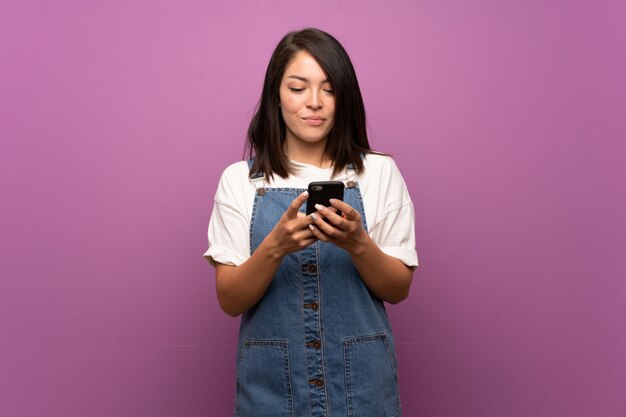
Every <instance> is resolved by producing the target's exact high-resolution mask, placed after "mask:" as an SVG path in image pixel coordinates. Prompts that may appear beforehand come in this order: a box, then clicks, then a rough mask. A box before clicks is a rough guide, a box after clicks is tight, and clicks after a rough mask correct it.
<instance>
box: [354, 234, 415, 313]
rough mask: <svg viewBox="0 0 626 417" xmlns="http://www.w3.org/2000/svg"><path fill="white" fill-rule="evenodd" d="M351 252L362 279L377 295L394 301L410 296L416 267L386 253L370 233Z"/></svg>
mask: <svg viewBox="0 0 626 417" xmlns="http://www.w3.org/2000/svg"><path fill="white" fill-rule="evenodd" d="M349 253H350V255H351V257H352V262H353V263H354V265H355V267H356V269H357V270H358V271H359V274H360V275H361V278H362V279H363V282H365V285H366V286H367V288H369V290H370V291H371V292H372V293H373V294H374V295H375V296H376V297H378V298H380V299H381V300H383V301H386V302H388V303H392V304H396V303H399V302H400V301H402V300H404V299H405V298H407V297H408V295H409V288H410V286H411V281H412V278H413V270H412V269H411V268H409V267H408V266H406V265H405V264H404V263H402V261H400V260H399V259H397V258H394V257H393V256H390V255H387V254H386V253H384V252H383V251H382V250H381V249H380V248H379V247H378V245H377V244H376V243H375V242H374V241H373V240H372V239H371V238H370V237H369V236H368V235H367V233H364V234H363V235H362V236H361V237H360V239H359V244H358V245H355V246H354V248H351V249H350V250H349Z"/></svg>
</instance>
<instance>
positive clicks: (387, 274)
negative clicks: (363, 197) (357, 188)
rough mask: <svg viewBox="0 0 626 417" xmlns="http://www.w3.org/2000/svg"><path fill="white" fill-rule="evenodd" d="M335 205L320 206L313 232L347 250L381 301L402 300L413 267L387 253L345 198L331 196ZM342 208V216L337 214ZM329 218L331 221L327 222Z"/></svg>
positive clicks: (406, 293) (317, 207)
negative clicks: (338, 198) (337, 198)
mask: <svg viewBox="0 0 626 417" xmlns="http://www.w3.org/2000/svg"><path fill="white" fill-rule="evenodd" d="M330 204H331V207H323V206H316V207H315V208H316V209H317V214H316V213H313V214H311V216H310V217H312V218H313V222H314V224H312V225H310V226H309V228H310V229H311V231H312V232H313V235H314V236H315V237H316V238H317V239H319V240H321V241H323V242H332V243H334V244H335V245H337V246H339V247H340V248H343V249H345V250H346V251H347V252H348V253H349V254H350V257H351V258H352V262H354V266H355V267H356V269H357V270H358V271H359V274H360V275H361V279H362V280H363V282H364V283H365V285H366V286H367V287H368V288H369V290H370V291H371V292H372V293H373V294H374V295H375V296H377V297H378V298H380V299H381V300H384V301H387V302H389V303H394V304H395V303H398V302H400V301H402V300H404V299H405V298H406V297H407V296H408V295H409V287H410V286H411V280H412V277H413V270H412V269H411V268H408V267H407V266H406V265H405V264H403V263H402V262H401V261H400V260H398V259H397V258H394V257H392V256H390V255H387V254H386V253H384V252H383V251H382V250H381V249H380V248H379V247H378V245H377V244H376V243H374V241H373V240H372V239H371V238H370V237H369V235H368V234H367V232H366V231H365V229H363V226H362V225H361V214H360V213H359V212H358V211H356V210H355V209H354V208H352V207H350V205H349V204H346V203H344V202H343V201H339V200H335V199H331V200H330ZM337 210H341V212H342V213H341V216H340V215H338V214H337V213H336V211H337ZM324 218H327V219H328V220H329V221H330V223H331V224H328V223H326V222H325V221H324Z"/></svg>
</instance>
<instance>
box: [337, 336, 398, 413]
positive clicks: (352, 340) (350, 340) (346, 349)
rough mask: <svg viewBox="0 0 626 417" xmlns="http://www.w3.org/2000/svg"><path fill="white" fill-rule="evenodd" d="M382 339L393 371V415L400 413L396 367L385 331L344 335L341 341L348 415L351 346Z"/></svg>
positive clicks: (350, 404) (350, 390) (351, 409)
mask: <svg viewBox="0 0 626 417" xmlns="http://www.w3.org/2000/svg"><path fill="white" fill-rule="evenodd" d="M379 340H380V341H382V342H383V347H384V349H385V352H386V353H387V359H388V360H389V366H390V368H391V371H392V373H393V377H394V381H395V389H394V390H395V411H394V415H395V417H399V416H401V415H402V408H401V405H400V389H399V387H398V369H397V364H396V362H395V361H394V359H393V356H392V355H393V353H392V350H391V346H390V345H389V339H388V336H387V334H385V333H376V334H372V335H364V336H347V337H344V338H343V340H342V342H343V357H344V363H345V380H346V382H345V386H346V401H347V407H348V416H349V417H350V416H353V415H354V414H353V406H352V385H351V382H350V374H351V372H350V352H351V348H352V346H355V345H360V344H364V343H370V342H374V341H379Z"/></svg>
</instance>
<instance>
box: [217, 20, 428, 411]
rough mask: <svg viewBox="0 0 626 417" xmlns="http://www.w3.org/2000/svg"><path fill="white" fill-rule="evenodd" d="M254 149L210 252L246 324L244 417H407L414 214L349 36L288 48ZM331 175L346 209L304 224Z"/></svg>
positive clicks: (295, 38) (304, 38) (293, 42)
mask: <svg viewBox="0 0 626 417" xmlns="http://www.w3.org/2000/svg"><path fill="white" fill-rule="evenodd" d="M248 139H249V144H250V147H251V152H250V153H251V156H252V158H251V159H250V160H249V161H241V162H237V163H235V164H233V165H231V166H229V167H228V168H227V169H226V170H225V171H224V173H223V174H222V177H221V179H220V183H219V186H218V190H217V193H216V196H215V206H214V209H213V213H212V216H211V221H210V224H209V249H208V251H207V252H206V253H205V257H206V258H207V259H208V260H209V261H210V262H211V263H212V264H213V265H214V266H215V268H216V277H217V283H216V287H217V295H218V299H219V302H220V305H221V307H222V309H223V310H224V311H225V312H226V313H228V314H230V315H231V316H237V315H239V314H242V319H241V329H240V336H239V345H238V356H237V397H236V404H235V408H236V410H235V414H236V415H237V416H241V417H248V416H250V417H262V416H272V417H277V416H294V417H302V416H313V417H317V416H320V417H321V416H358V417H368V416H372V417H374V416H375V417H381V416H400V415H401V408H400V398H399V393H398V385H397V362H396V353H395V345H394V340H393V335H392V332H391V328H390V326H389V321H388V319H387V314H386V312H385V307H384V305H383V302H384V301H386V302H389V303H398V302H400V301H402V300H403V299H405V298H406V297H407V295H408V292H409V286H410V284H411V279H412V275H413V269H414V268H415V267H416V266H417V255H416V252H415V238H414V219H413V205H412V202H411V200H410V197H409V194H408V192H407V189H406V186H405V183H404V180H403V178H402V176H401V175H400V172H399V171H398V168H397V167H396V165H395V163H394V162H393V160H392V159H391V158H390V157H389V156H385V155H382V154H379V153H376V152H374V151H372V149H370V146H369V143H368V139H367V134H366V128H365V110H364V107H363V100H362V98H361V92H360V90H359V85H358V82H357V78H356V74H355V72H354V68H353V67H352V63H351V62H350V59H349V57H348V55H347V53H346V51H345V50H344V48H343V47H342V46H341V44H339V42H338V41H337V40H336V39H335V38H333V37H332V36H331V35H329V34H327V33H325V32H322V31H320V30H317V29H305V30H301V31H297V32H291V33H288V34H287V35H286V36H285V37H284V38H283V39H282V40H281V41H280V43H279V44H278V46H277V47H276V50H275V51H274V53H273V55H272V58H271V60H270V63H269V66H268V68H267V72H266V75H265V81H264V85H263V92H262V95H261V99H260V102H259V106H258V109H257V112H256V114H255V116H254V118H253V120H252V122H251V123H250V127H249V130H248ZM330 179H333V180H339V181H343V182H344V184H345V186H346V188H345V192H344V198H343V201H339V200H331V206H329V207H324V206H321V205H317V206H316V207H315V208H316V212H315V213H313V214H311V215H308V216H306V215H304V213H303V212H304V208H305V207H306V202H307V198H308V194H307V192H306V191H305V190H306V189H307V186H308V184H309V183H310V182H313V181H324V180H330ZM339 212H340V213H341V215H339V214H337V213H339ZM325 219H326V220H327V221H325Z"/></svg>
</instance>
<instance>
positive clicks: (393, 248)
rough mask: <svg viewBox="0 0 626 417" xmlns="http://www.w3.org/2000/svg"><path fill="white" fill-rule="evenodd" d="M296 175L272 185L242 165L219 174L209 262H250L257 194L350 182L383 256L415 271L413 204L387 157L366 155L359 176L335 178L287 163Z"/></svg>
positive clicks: (350, 173)
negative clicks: (359, 196) (316, 183)
mask: <svg viewBox="0 0 626 417" xmlns="http://www.w3.org/2000/svg"><path fill="white" fill-rule="evenodd" d="M291 162H292V164H293V165H294V166H295V167H296V168H297V170H298V173H297V174H295V175H290V176H289V177H288V178H281V177H280V176H278V175H274V179H273V180H272V181H271V183H268V182H266V181H265V180H264V179H260V180H252V181H251V180H250V179H249V177H248V174H249V169H248V163H247V162H246V161H240V162H236V163H234V164H232V165H230V166H229V167H228V168H226V169H225V170H224V172H223V173H222V177H221V178H220V183H219V185H218V187H217V192H216V193H215V203H214V206H213V213H212V214H211V220H210V222H209V232H208V236H209V249H208V250H207V251H206V252H205V254H204V257H205V258H206V259H207V260H208V261H209V262H219V263H223V264H229V265H241V264H242V263H243V262H245V261H246V260H247V259H248V258H249V257H250V222H251V218H252V206H253V203H254V196H255V193H256V189H257V188H259V187H265V188H273V187H275V188H300V189H303V190H304V189H306V188H307V187H308V184H309V183H310V182H313V181H328V180H331V179H333V180H339V181H344V183H345V182H347V181H350V180H355V181H357V182H358V184H359V188H360V190H361V194H362V197H363V206H364V209H365V220H366V222H367V227H368V233H369V236H370V237H371V238H372V240H373V241H374V242H375V243H376V244H377V245H378V246H379V247H380V248H381V250H382V251H383V252H384V253H386V254H388V255H391V256H393V257H395V258H398V259H399V260H401V261H402V262H403V263H404V264H406V265H407V266H409V267H416V266H417V252H416V251H415V217H414V212H413V202H412V201H411V198H410V196H409V193H408V190H407V188H406V184H405V182H404V179H403V178H402V175H401V174H400V171H399V170H398V167H397V166H396V164H395V162H394V161H393V159H391V157H389V156H383V155H377V154H368V155H366V157H365V159H364V161H363V163H364V166H365V170H364V172H363V174H361V175H357V174H356V172H355V171H353V170H346V171H345V172H343V173H341V174H339V175H338V176H337V177H335V178H331V176H332V171H333V170H332V168H319V167H317V166H314V165H309V164H304V163H301V162H296V161H291Z"/></svg>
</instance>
